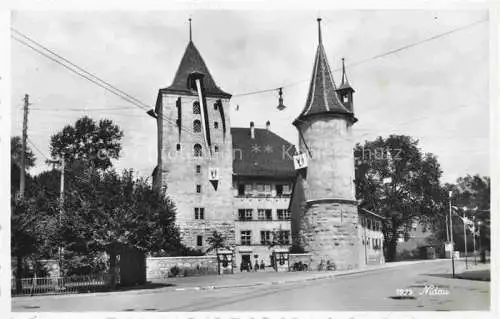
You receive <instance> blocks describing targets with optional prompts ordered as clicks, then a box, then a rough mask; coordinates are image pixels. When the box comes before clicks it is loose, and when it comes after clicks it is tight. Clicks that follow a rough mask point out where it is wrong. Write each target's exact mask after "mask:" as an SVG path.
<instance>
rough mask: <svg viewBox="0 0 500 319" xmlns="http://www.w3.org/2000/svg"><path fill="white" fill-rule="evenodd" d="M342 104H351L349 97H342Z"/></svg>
mask: <svg viewBox="0 0 500 319" xmlns="http://www.w3.org/2000/svg"><path fill="white" fill-rule="evenodd" d="M342 102H344V103H348V102H349V97H348V96H347V95H344V96H343V97H342Z"/></svg>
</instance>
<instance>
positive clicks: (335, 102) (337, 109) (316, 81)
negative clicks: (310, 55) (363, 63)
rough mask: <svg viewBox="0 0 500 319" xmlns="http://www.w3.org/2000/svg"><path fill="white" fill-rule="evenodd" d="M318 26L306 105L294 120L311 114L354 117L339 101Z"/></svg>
mask: <svg viewBox="0 0 500 319" xmlns="http://www.w3.org/2000/svg"><path fill="white" fill-rule="evenodd" d="M319 21H320V20H319V19H318V22H319ZM318 28H319V44H318V49H317V50H316V57H315V59H314V67H313V72H312V77H311V83H310V84H309V93H308V94H307V100H306V105H305V107H304V109H303V110H302V112H301V113H300V115H299V117H298V118H297V119H296V122H297V121H300V120H301V119H302V118H304V117H306V116H309V115H313V114H345V115H348V116H349V117H354V114H353V113H352V112H351V111H349V109H348V108H347V107H346V106H345V105H344V104H343V103H342V102H341V101H340V99H339V96H338V95H337V92H336V90H337V88H336V86H335V81H334V79H333V74H332V70H331V69H330V65H329V64H328V59H327V56H326V53H325V48H324V47H323V43H322V42H321V28H320V27H319V25H318Z"/></svg>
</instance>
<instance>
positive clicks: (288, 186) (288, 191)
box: [283, 184, 290, 194]
mask: <svg viewBox="0 0 500 319" xmlns="http://www.w3.org/2000/svg"><path fill="white" fill-rule="evenodd" d="M283 194H290V185H288V184H285V185H283Z"/></svg>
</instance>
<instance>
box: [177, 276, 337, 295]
mask: <svg viewBox="0 0 500 319" xmlns="http://www.w3.org/2000/svg"><path fill="white" fill-rule="evenodd" d="M331 278H335V274H329V275H324V276H316V277H311V278H304V279H292V280H279V281H270V282H269V281H263V282H255V283H251V284H242V285H227V286H204V287H202V286H197V287H184V288H176V289H174V290H175V291H200V290H215V289H227V288H248V287H256V286H273V285H281V284H289V283H296V282H306V281H313V280H320V279H331Z"/></svg>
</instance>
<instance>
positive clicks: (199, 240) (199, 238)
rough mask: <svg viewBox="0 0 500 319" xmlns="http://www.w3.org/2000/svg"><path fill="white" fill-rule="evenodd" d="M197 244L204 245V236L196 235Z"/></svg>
mask: <svg viewBox="0 0 500 319" xmlns="http://www.w3.org/2000/svg"><path fill="white" fill-rule="evenodd" d="M196 246H203V236H199V235H198V236H196Z"/></svg>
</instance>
